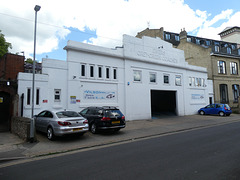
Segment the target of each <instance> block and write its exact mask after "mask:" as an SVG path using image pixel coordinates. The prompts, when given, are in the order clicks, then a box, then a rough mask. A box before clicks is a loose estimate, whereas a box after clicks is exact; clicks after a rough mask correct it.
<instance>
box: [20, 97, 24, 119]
mask: <svg viewBox="0 0 240 180" xmlns="http://www.w3.org/2000/svg"><path fill="white" fill-rule="evenodd" d="M23 102H24V93H22V95H21V117H23Z"/></svg>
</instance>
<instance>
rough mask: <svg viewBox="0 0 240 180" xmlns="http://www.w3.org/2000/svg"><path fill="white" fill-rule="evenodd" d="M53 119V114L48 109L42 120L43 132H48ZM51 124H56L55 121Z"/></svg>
mask: <svg viewBox="0 0 240 180" xmlns="http://www.w3.org/2000/svg"><path fill="white" fill-rule="evenodd" d="M51 121H53V114H52V113H51V112H50V111H46V113H45V114H44V117H42V121H41V125H42V128H43V132H47V128H48V125H49V124H50V122H51ZM51 124H52V125H54V123H51ZM53 128H54V127H53Z"/></svg>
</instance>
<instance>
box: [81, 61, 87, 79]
mask: <svg viewBox="0 0 240 180" xmlns="http://www.w3.org/2000/svg"><path fill="white" fill-rule="evenodd" d="M85 68H86V65H85V64H81V76H82V77H85V76H86V72H85Z"/></svg>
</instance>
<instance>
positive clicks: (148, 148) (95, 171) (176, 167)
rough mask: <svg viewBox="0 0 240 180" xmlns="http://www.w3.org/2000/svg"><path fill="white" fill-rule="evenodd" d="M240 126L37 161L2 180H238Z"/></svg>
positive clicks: (11, 169)
mask: <svg viewBox="0 0 240 180" xmlns="http://www.w3.org/2000/svg"><path fill="white" fill-rule="evenodd" d="M239 140H240V123H239V122H236V123H230V124H225V125H221V126H215V127H210V128H204V129H198V130H193V131H188V132H182V133H177V134H172V135H167V136H161V137H156V138H151V139H145V140H140V141H133V142H131V143H126V144H120V145H115V146H110V147H104V148H98V149H94V150H89V151H83V152H77V153H74V154H67V155H63V156H59V157H53V158H48V159H42V160H36V161H31V162H27V163H22V164H17V165H12V166H8V167H4V168H1V169H0V179H2V180H5V179H6V180H7V179H25V180H27V179H34V180H36V179H91V180H93V179H104V180H107V179H114V180H116V179H138V180H139V179H147V180H151V179H164V180H166V179H194V180H196V179H204V180H206V179H211V180H214V179H217V180H219V179H228V180H229V179H239V178H240V141H239Z"/></svg>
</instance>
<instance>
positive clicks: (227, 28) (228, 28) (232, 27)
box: [218, 26, 240, 35]
mask: <svg viewBox="0 0 240 180" xmlns="http://www.w3.org/2000/svg"><path fill="white" fill-rule="evenodd" d="M234 28H238V29H240V27H238V26H229V27H226V28H225V29H224V30H223V31H222V32H220V33H219V34H218V35H221V34H222V33H224V32H226V31H228V30H230V29H234Z"/></svg>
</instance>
